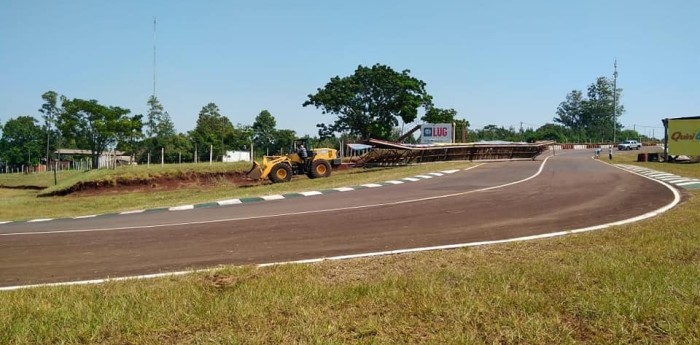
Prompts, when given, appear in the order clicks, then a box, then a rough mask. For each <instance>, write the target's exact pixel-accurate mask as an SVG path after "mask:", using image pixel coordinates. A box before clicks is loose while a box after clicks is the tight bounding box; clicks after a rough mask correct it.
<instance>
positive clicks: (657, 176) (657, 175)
mask: <svg viewBox="0 0 700 345" xmlns="http://www.w3.org/2000/svg"><path fill="white" fill-rule="evenodd" d="M646 176H649V177H655V178H659V177H664V176H676V175H674V174H667V173H663V174H658V173H657V174H646Z"/></svg>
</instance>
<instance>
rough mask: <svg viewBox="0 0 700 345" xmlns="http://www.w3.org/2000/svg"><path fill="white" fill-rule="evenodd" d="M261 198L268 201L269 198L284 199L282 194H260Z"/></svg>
mask: <svg viewBox="0 0 700 345" xmlns="http://www.w3.org/2000/svg"><path fill="white" fill-rule="evenodd" d="M261 198H262V199H263V200H267V201H270V200H282V199H284V196H282V195H279V194H275V195H265V196H262V197H261Z"/></svg>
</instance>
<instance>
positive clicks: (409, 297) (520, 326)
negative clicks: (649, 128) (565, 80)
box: [0, 192, 700, 344]
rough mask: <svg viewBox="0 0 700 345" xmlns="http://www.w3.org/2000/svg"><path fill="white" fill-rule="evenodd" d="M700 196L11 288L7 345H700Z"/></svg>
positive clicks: (1, 335) (5, 314)
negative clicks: (527, 226)
mask: <svg viewBox="0 0 700 345" xmlns="http://www.w3.org/2000/svg"><path fill="white" fill-rule="evenodd" d="M698 196H700V193H698V192H695V193H694V194H692V196H691V198H690V200H689V201H687V202H685V203H684V204H682V205H681V206H679V207H678V208H676V209H674V210H671V211H670V212H669V213H667V214H665V215H662V216H660V217H657V218H654V219H651V220H647V221H643V222H640V223H635V224H631V225H626V226H622V227H616V228H613V229H609V230H603V231H599V232H593V233H585V234H579V235H572V236H567V237H561V238H555V239H544V240H538V241H530V242H523V243H514V244H504V245H493V246H486V247H476V248H466V249H460V250H452V251H436V252H426V253H416V254H404V255H396V256H386V257H380V258H367V259H356V260H348V261H338V262H323V263H319V264H311V265H284V266H277V267H266V268H254V267H250V266H247V267H222V268H220V269H217V270H213V271H203V272H199V273H195V274H191V275H186V276H178V277H169V278H159V279H151V280H133V281H122V282H111V283H107V284H101V285H90V286H71V287H45V288H33V289H24V290H17V291H10V292H4V293H0V343H3V344H37V343H41V344H49V343H68V344H73V343H98V344H125V343H127V344H132V343H138V344H143V343H145V344H202V343H204V344H209V343H212V344H219V343H226V344H282V343H283V344H344V343H360V344H396V343H401V344H405V343H415V344H418V343H420V344H423V343H429V344H471V343H484V344H493V343H507V344H511V343H522V344H570V343H588V344H609V343H619V344H626V343H659V344H674V343H675V344H691V343H698V342H700V328H698V327H697V325H698V324H700V302H699V301H700V232H698V231H697V225H698V224H699V223H700V213H698V212H697V209H700V198H698Z"/></svg>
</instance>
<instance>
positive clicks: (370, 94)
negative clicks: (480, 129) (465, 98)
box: [303, 64, 432, 139]
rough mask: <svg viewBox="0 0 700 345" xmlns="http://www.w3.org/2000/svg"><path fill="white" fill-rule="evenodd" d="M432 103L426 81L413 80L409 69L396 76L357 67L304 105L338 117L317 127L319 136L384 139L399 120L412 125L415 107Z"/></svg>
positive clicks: (379, 67) (385, 70) (380, 67)
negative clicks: (334, 134)
mask: <svg viewBox="0 0 700 345" xmlns="http://www.w3.org/2000/svg"><path fill="white" fill-rule="evenodd" d="M431 104H432V97H431V96H430V95H429V94H428V93H427V92H426V90H425V82H423V81H422V80H419V79H416V78H414V77H412V76H411V75H410V71H409V70H404V71H402V72H400V73H399V72H396V71H394V70H393V69H392V68H391V67H389V66H386V65H381V64H376V65H374V66H372V67H365V66H358V67H357V69H356V70H355V73H354V74H353V75H351V76H347V77H342V78H341V77H338V76H336V77H333V78H331V80H330V82H328V83H327V84H326V86H324V87H323V88H319V89H318V90H317V92H316V94H313V95H308V100H307V101H306V102H304V103H303V106H305V107H306V106H309V105H313V106H315V107H316V108H321V109H322V111H323V113H324V114H334V115H336V116H337V118H336V120H335V122H334V123H332V124H329V125H326V124H319V125H318V127H319V135H320V136H321V137H329V136H330V135H332V134H333V133H339V132H346V131H347V132H349V133H351V134H357V135H360V136H361V137H362V138H364V139H367V138H370V137H373V138H380V139H386V138H388V137H389V136H390V135H391V131H392V129H393V128H394V127H396V126H397V125H398V124H399V120H401V121H403V122H404V123H409V122H413V121H414V120H415V119H416V118H417V116H418V108H420V107H425V108H428V107H430V106H431Z"/></svg>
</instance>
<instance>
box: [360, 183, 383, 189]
mask: <svg viewBox="0 0 700 345" xmlns="http://www.w3.org/2000/svg"><path fill="white" fill-rule="evenodd" d="M361 186H362V187H367V188H377V187H381V186H382V185H380V184H377V183H367V184H363V185H361Z"/></svg>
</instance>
